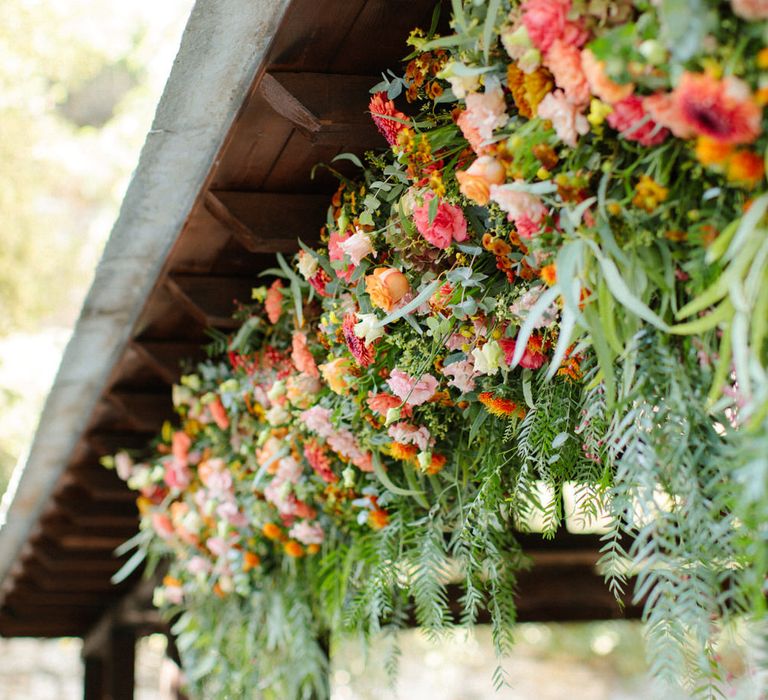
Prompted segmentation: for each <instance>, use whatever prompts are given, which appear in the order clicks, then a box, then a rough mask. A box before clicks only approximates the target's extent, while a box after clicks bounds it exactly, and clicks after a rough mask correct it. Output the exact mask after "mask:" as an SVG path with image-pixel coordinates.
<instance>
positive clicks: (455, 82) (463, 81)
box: [438, 61, 480, 100]
mask: <svg viewBox="0 0 768 700" xmlns="http://www.w3.org/2000/svg"><path fill="white" fill-rule="evenodd" d="M438 77H439V78H444V79H445V80H447V81H448V82H449V83H450V84H451V90H452V91H453V94H454V95H456V97H458V98H459V99H460V100H463V99H464V98H465V97H466V96H467V93H468V92H475V90H477V89H478V88H479V87H480V76H479V75H478V74H475V75H467V67H466V66H465V65H464V64H463V63H460V62H458V61H451V62H450V63H447V64H446V66H445V68H443V70H441V71H440V73H439V75H438Z"/></svg>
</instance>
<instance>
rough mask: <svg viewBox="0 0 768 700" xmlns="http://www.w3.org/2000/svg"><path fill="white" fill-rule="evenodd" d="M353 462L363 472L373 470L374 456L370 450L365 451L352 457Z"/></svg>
mask: <svg viewBox="0 0 768 700" xmlns="http://www.w3.org/2000/svg"><path fill="white" fill-rule="evenodd" d="M352 464H354V465H355V466H356V467H357V468H358V469H359V470H360V471H361V472H372V471H373V456H372V455H371V453H370V452H363V453H362V454H360V455H359V456H357V457H355V458H353V459H352Z"/></svg>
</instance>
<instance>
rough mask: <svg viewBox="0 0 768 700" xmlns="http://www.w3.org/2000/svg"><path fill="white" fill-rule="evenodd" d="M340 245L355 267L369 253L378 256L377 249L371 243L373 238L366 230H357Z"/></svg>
mask: <svg viewBox="0 0 768 700" xmlns="http://www.w3.org/2000/svg"><path fill="white" fill-rule="evenodd" d="M339 247H340V248H341V250H342V251H343V252H344V253H345V254H346V255H347V256H348V257H349V259H350V260H351V261H352V264H353V265H354V266H355V267H357V266H358V265H359V264H360V261H361V260H362V259H363V258H364V257H366V256H367V255H371V254H373V257H374V258H375V257H376V251H375V250H374V249H373V245H372V244H371V238H370V236H369V235H368V234H367V233H365V231H360V230H358V231H356V232H355V233H353V234H352V235H351V236H350V237H349V238H347V239H346V240H345V241H342V242H341V243H339Z"/></svg>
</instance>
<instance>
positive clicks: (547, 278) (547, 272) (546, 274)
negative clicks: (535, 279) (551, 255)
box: [539, 263, 557, 287]
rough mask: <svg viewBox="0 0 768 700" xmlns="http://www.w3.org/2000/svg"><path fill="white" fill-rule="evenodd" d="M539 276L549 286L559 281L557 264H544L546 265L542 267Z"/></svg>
mask: <svg viewBox="0 0 768 700" xmlns="http://www.w3.org/2000/svg"><path fill="white" fill-rule="evenodd" d="M539 277H541V279H542V280H544V284H546V285H547V287H551V286H552V285H553V284H554V283H555V282H557V267H556V266H555V264H554V263H552V264H551V265H544V267H542V268H541V270H540V271H539Z"/></svg>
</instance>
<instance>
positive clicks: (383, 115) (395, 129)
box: [368, 92, 408, 146]
mask: <svg viewBox="0 0 768 700" xmlns="http://www.w3.org/2000/svg"><path fill="white" fill-rule="evenodd" d="M368 109H369V110H370V111H371V117H373V121H374V123H375V124H376V127H377V128H378V130H379V131H380V132H381V135H382V136H383V137H384V138H385V139H387V143H388V144H389V145H390V146H394V145H395V144H396V143H397V135H398V134H399V133H400V132H401V131H402V130H403V129H405V127H406V125H405V123H404V122H405V121H407V119H408V117H407V116H406V115H405V114H403V113H402V112H401V111H399V110H398V109H397V108H396V107H395V103H394V102H392V100H388V99H387V96H386V93H384V92H377V93H376V94H375V95H374V96H373V97H371V101H370V103H369V105H368ZM393 117H394V118H393ZM397 120H402V121H397Z"/></svg>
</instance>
